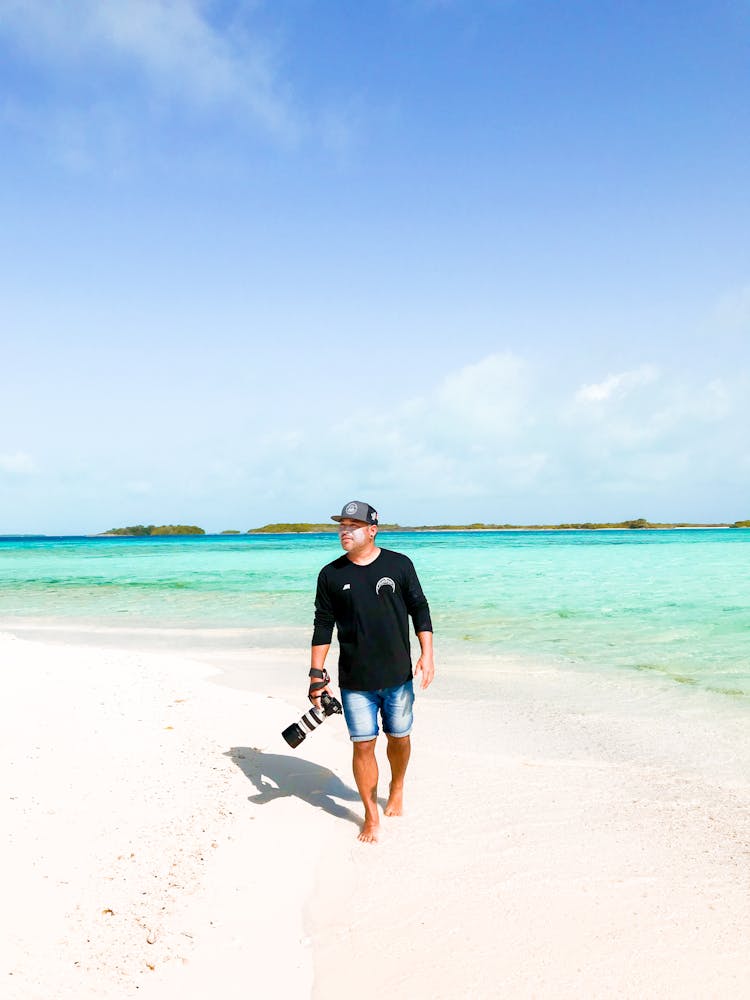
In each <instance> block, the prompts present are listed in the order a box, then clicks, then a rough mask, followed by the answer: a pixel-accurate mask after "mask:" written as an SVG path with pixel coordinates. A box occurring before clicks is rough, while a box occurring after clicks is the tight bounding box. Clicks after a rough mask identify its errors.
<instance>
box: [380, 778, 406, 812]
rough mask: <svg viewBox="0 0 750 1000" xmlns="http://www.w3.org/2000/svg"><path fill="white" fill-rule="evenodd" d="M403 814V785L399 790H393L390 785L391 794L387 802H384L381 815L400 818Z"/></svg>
mask: <svg viewBox="0 0 750 1000" xmlns="http://www.w3.org/2000/svg"><path fill="white" fill-rule="evenodd" d="M403 812H404V788H403V785H402V786H401V787H399V788H394V787H393V785H391V792H390V795H389V796H388V801H387V802H386V805H385V809H384V810H383V813H384V814H385V815H386V816H401V815H403Z"/></svg>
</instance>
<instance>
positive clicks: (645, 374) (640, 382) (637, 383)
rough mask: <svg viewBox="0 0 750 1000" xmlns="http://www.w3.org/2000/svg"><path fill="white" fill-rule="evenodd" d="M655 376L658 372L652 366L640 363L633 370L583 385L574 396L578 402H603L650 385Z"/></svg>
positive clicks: (656, 376)
mask: <svg viewBox="0 0 750 1000" xmlns="http://www.w3.org/2000/svg"><path fill="white" fill-rule="evenodd" d="M657 378H658V372H657V370H656V369H655V368H654V367H653V366H651V365H642V366H641V367H640V368H636V369H635V370H633V371H626V372H620V373H619V374H617V375H608V376H607V377H606V378H605V379H604V380H603V381H601V382H594V383H592V384H591V385H583V386H581V388H580V389H579V390H578V391H577V392H576V396H575V398H576V400H577V401H578V402H579V403H604V402H607V401H608V400H611V399H618V398H622V397H624V396H626V395H627V394H628V393H629V392H631V391H632V390H633V389H637V388H639V387H641V386H644V385H650V384H651V383H652V382H654V381H655V380H656V379H657Z"/></svg>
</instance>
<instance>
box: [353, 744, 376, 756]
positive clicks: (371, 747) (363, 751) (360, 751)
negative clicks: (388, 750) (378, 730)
mask: <svg viewBox="0 0 750 1000" xmlns="http://www.w3.org/2000/svg"><path fill="white" fill-rule="evenodd" d="M376 742H377V739H372V740H355V741H354V742H353V743H352V749H353V750H354V759H355V760H359V759H361V758H362V757H372V756H373V754H374V753H375V743H376Z"/></svg>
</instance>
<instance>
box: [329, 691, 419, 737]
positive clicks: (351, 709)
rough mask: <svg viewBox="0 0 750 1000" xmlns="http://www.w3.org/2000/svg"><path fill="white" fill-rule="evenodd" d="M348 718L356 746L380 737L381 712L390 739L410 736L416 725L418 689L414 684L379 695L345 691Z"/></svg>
mask: <svg viewBox="0 0 750 1000" xmlns="http://www.w3.org/2000/svg"><path fill="white" fill-rule="evenodd" d="M341 703H342V705H343V707H344V718H345V719H346V725H347V727H348V729H349V736H350V737H351V739H352V742H353V743H364V742H365V740H374V739H375V737H376V736H377V735H378V732H379V730H378V711H379V712H380V715H381V718H382V720H383V732H384V733H385V734H386V735H387V736H408V735H409V733H410V732H411V725H412V719H413V714H412V706H413V704H414V685H413V683H412V682H411V680H408V681H407V682H406V683H405V684H398V685H396V687H389V688H380V689H379V690H378V691H346V690H344V689H343V688H342V690H341Z"/></svg>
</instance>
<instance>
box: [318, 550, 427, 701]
mask: <svg viewBox="0 0 750 1000" xmlns="http://www.w3.org/2000/svg"><path fill="white" fill-rule="evenodd" d="M409 617H411V619H412V622H413V624H414V631H415V632H432V621H431V619H430V608H429V605H428V604H427V600H426V598H425V596H424V594H423V593H422V587H421V586H420V583H419V580H418V578H417V574H416V572H415V570H414V566H413V564H412V561H411V559H409V558H408V557H407V556H405V555H402V554H401V553H400V552H392V551H391V550H390V549H381V550H380V554H379V555H378V557H377V559H375V560H374V561H373V562H371V563H369V564H368V565H367V566H358V565H357V563H354V562H352V561H351V560H350V559H348V558H347V556H346V555H342V556H340V557H339V558H338V559H335V560H334V561H333V562H332V563H329V564H328V565H327V566H324V567H323V569H322V570H321V571H320V573H319V575H318V588H317V591H316V594H315V627H314V630H313V637H312V645H313V646H324V645H327V644H328V643H330V641H331V639H332V637H333V626H334V625H336V627H337V630H338V640H339V648H340V653H339V687H342V688H345V689H347V690H350V691H376V690H378V688H387V687H395V686H396V685H398V684H404V683H405V682H406V681H408V680H409V678H410V677H411V671H412V664H411V650H410V648H409Z"/></svg>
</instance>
